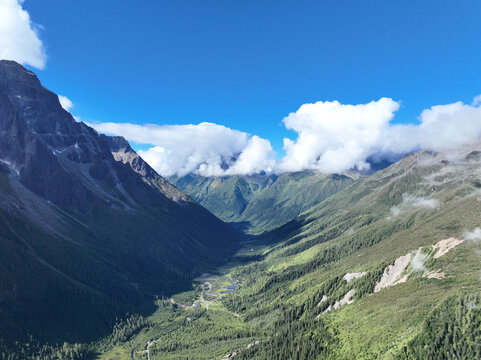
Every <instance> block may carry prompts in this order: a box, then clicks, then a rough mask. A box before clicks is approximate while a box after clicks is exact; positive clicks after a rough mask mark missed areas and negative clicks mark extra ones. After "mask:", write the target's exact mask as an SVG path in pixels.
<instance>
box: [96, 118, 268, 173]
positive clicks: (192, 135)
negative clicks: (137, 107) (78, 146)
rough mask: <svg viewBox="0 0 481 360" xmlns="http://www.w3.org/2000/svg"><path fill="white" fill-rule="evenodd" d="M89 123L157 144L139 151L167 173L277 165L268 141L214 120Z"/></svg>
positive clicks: (252, 170)
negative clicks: (196, 123) (154, 123)
mask: <svg viewBox="0 0 481 360" xmlns="http://www.w3.org/2000/svg"><path fill="white" fill-rule="evenodd" d="M89 125H90V126H92V127H93V128H95V129H96V130H97V131H99V132H102V133H106V134H113V135H121V136H124V137H125V138H126V139H127V140H129V141H133V142H135V143H138V144H150V145H153V147H151V148H150V149H148V150H145V151H139V155H140V156H142V158H144V160H145V161H147V162H148V163H149V164H150V165H151V166H152V167H153V168H154V169H155V170H157V171H158V172H159V173H160V174H161V175H164V176H170V175H175V174H177V175H179V176H183V175H186V174H188V173H197V174H200V175H203V176H214V175H215V176H218V175H233V174H252V173H258V172H260V171H270V170H271V169H272V168H273V166H274V165H275V160H274V152H273V150H272V147H271V145H270V142H269V141H268V140H265V139H262V138H260V137H258V136H252V137H251V136H250V135H249V134H247V133H245V132H241V131H238V130H233V129H230V128H228V127H225V126H222V125H217V124H213V123H201V124H198V125H165V126H157V125H135V124H128V123H123V124H118V123H99V124H89Z"/></svg>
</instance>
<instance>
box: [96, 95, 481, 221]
mask: <svg viewBox="0 0 481 360" xmlns="http://www.w3.org/2000/svg"><path fill="white" fill-rule="evenodd" d="M478 98H479V97H476V98H475V101H474V102H473V104H472V105H466V104H463V103H462V102H456V103H453V104H447V105H437V106H433V107H431V108H429V109H426V110H424V111H422V113H421V115H420V117H419V120H420V123H419V125H412V124H410V125H399V124H398V125H393V124H392V123H391V120H392V119H393V118H394V114H395V112H396V111H397V110H398V109H399V102H397V101H394V100H393V99H390V98H381V99H379V100H377V101H372V102H370V103H367V104H358V105H345V104H341V103H340V102H338V101H332V102H329V101H326V102H322V101H320V102H317V103H314V104H305V105H302V106H301V107H300V108H299V110H298V111H296V112H295V113H291V114H289V116H287V117H286V118H285V119H284V120H283V122H284V124H285V126H286V128H288V129H290V130H294V131H295V132H297V138H296V139H295V140H291V139H284V149H285V151H286V155H285V156H284V157H283V158H282V159H281V160H280V161H279V163H277V164H276V162H275V160H274V151H273V150H272V147H271V144H270V142H269V140H266V139H262V138H260V137H258V136H250V135H249V134H247V133H245V132H241V131H238V130H233V129H230V128H228V127H225V126H222V125H217V124H213V123H201V124H198V125H167V126H157V125H135V124H129V123H123V124H118V123H98V124H91V126H92V127H94V128H95V129H96V130H97V131H99V132H104V133H107V134H114V135H121V136H124V137H125V138H127V140H129V141H133V142H136V143H139V144H149V145H152V147H151V148H150V149H148V150H145V151H140V152H139V153H140V155H141V156H142V157H144V158H145V160H146V161H147V162H148V163H149V164H151V165H152V167H154V168H155V169H156V170H157V171H158V172H159V173H160V174H162V175H164V176H170V175H174V174H177V175H180V176H183V175H185V174H187V173H197V174H201V175H205V176H211V175H232V174H252V173H259V172H261V171H267V172H269V171H276V172H279V173H281V172H285V171H301V170H306V169H313V170H318V171H320V172H323V173H336V172H343V171H347V170H350V169H352V168H357V169H359V170H364V169H368V168H369V166H370V165H369V163H368V159H377V160H378V161H379V160H382V159H386V158H388V157H392V156H393V155H401V154H404V153H408V152H412V151H415V150H420V149H426V150H434V151H445V150H449V149H455V148H458V147H460V146H462V145H465V144H470V143H473V142H475V141H476V140H479V139H480V138H481V107H480V103H479V101H478V100H476V99H478ZM476 104H477V105H476ZM450 153H453V151H451V152H450ZM438 205H439V204H438V203H437V201H436V200H434V199H424V198H416V197H413V196H411V197H407V198H406V199H405V200H404V201H403V204H402V208H400V207H394V208H393V209H392V213H393V214H394V215H398V214H399V213H402V212H403V211H405V209H407V208H410V207H424V208H435V207H437V206H438Z"/></svg>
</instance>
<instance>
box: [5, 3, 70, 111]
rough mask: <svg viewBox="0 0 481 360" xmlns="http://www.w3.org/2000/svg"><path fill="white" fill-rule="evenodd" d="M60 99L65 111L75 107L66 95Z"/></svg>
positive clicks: (60, 96)
mask: <svg viewBox="0 0 481 360" xmlns="http://www.w3.org/2000/svg"><path fill="white" fill-rule="evenodd" d="M0 1H1V0H0ZM58 101H60V105H62V107H63V108H64V109H65V111H70V109H72V108H73V103H72V101H71V100H70V99H69V98H68V97H66V96H63V95H58Z"/></svg>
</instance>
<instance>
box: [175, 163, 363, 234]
mask: <svg viewBox="0 0 481 360" xmlns="http://www.w3.org/2000/svg"><path fill="white" fill-rule="evenodd" d="M171 181H172V182H173V183H174V184H175V185H176V186H177V187H178V188H179V189H181V190H182V191H184V192H185V193H186V194H188V195H189V196H191V197H192V198H193V199H194V200H196V201H197V202H199V204H201V205H202V206H204V207H205V208H207V209H208V210H210V211H211V212H212V213H213V214H215V215H216V216H218V217H219V218H220V219H222V220H224V221H227V222H233V223H237V226H239V227H240V228H242V229H243V230H244V231H247V232H249V233H253V234H259V233H262V232H264V231H267V230H271V229H273V228H275V227H276V226H279V225H282V224H284V223H285V222H287V221H289V220H291V219H293V218H294V217H296V216H297V215H299V214H300V213H302V212H303V211H306V210H307V209H309V208H310V207H312V206H314V205H317V204H318V203H320V202H321V201H322V200H324V199H326V198H328V197H329V196H331V195H332V194H335V193H337V192H338V191H340V190H342V189H344V188H345V187H346V186H348V185H350V184H351V183H353V182H354V179H353V178H352V177H349V176H346V175H323V174H320V173H318V172H314V171H302V172H295V173H285V174H282V175H279V176H277V175H251V176H244V175H235V176H225V177H202V176H198V175H186V176H184V177H181V178H172V179H171Z"/></svg>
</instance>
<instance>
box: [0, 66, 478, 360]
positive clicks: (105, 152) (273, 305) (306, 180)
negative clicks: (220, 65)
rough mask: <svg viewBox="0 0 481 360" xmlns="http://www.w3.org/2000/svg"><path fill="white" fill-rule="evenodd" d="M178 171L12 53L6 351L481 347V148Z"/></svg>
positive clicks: (412, 352)
mask: <svg viewBox="0 0 481 360" xmlns="http://www.w3.org/2000/svg"><path fill="white" fill-rule="evenodd" d="M176 183H177V185H178V186H179V187H180V188H181V189H186V192H187V193H188V194H189V195H190V196H191V197H193V198H196V197H197V196H198V199H200V200H199V201H208V202H209V205H207V204H205V206H206V207H208V208H209V209H210V210H211V211H212V212H214V213H217V212H218V215H219V216H221V217H223V218H224V219H225V220H228V221H230V222H244V224H245V225H246V228H247V229H248V230H249V231H250V232H253V233H254V232H255V233H261V232H262V234H261V235H250V236H243V235H242V234H240V233H239V232H238V231H236V230H234V229H233V228H232V227H231V226H229V225H228V224H226V223H224V222H222V221H220V220H219V219H218V218H216V217H215V216H213V215H212V214H211V212H209V211H207V210H205V209H204V208H203V207H202V206H199V205H198V204H197V203H195V202H194V201H192V200H190V199H189V197H188V196H186V195H185V194H184V193H183V192H181V191H179V190H178V189H177V188H176V187H174V186H172V185H171V184H170V183H169V182H167V181H166V180H165V179H164V178H162V177H161V176H159V175H158V174H157V173H156V172H155V171H154V170H153V169H152V168H151V167H150V166H148V164H146V163H145V162H144V161H143V160H142V158H140V157H139V156H138V155H137V154H136V153H135V152H134V151H133V150H132V148H131V147H130V145H129V144H128V143H127V142H126V141H125V140H124V139H123V138H119V137H114V138H111V137H107V136H103V135H99V134H97V133H96V132H95V131H94V130H93V129H91V128H89V127H88V126H86V125H85V124H83V123H78V122H76V121H75V120H74V119H73V118H72V116H71V115H70V114H68V113H67V112H65V111H64V110H63V109H62V108H61V107H60V104H59V101H58V97H57V96H56V95H55V94H53V93H51V92H50V91H48V90H47V89H45V88H43V87H42V86H41V84H40V82H39V81H38V79H37V78H36V76H35V75H34V74H33V73H31V72H30V71H28V70H26V69H25V68H23V67H21V66H20V65H18V64H16V63H14V62H9V61H2V62H0V358H1V359H6V360H24V359H32V360H34V359H35V360H53V359H69V360H80V359H84V360H87V359H88V360H93V359H97V360H128V359H130V360H157V359H219V360H220V359H222V360H224V359H232V358H234V359H269V360H270V359H396V360H398V359H446V360H447V359H479V358H481V286H480V285H481V255H480V254H481V144H476V145H473V146H469V147H468V146H467V147H465V148H463V149H459V150H457V151H451V152H447V153H433V152H428V151H421V152H418V153H415V154H411V155H408V156H405V157H404V158H403V159H401V160H400V161H398V162H397V163H394V164H392V165H391V166H389V167H387V168H385V169H383V170H380V171H378V172H376V173H375V174H373V175H371V176H366V177H362V178H360V179H358V180H356V181H354V179H353V178H350V177H347V176H341V175H329V176H326V175H319V174H316V173H312V172H305V173H292V174H284V175H281V176H279V177H277V176H267V175H260V176H252V177H240V176H239V177H226V178H199V177H191V178H189V177H184V178H181V179H176ZM195 194H198V195H195ZM276 224H277V225H280V226H278V227H277V228H273V227H275V226H276ZM267 229H271V230H270V231H265V232H263V231H264V230H267Z"/></svg>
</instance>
